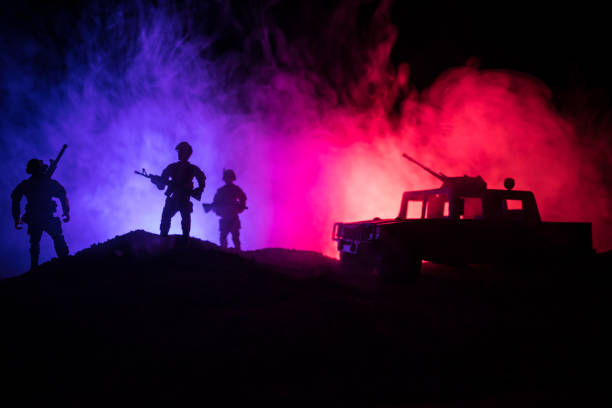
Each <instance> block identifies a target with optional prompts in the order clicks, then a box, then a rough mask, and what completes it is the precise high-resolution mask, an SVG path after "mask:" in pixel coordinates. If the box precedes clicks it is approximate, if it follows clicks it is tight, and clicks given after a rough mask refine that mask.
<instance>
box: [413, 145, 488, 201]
mask: <svg viewBox="0 0 612 408" xmlns="http://www.w3.org/2000/svg"><path fill="white" fill-rule="evenodd" d="M402 156H403V157H404V158H405V159H406V160H408V161H411V162H413V163H414V164H416V165H417V166H419V167H420V168H422V169H423V170H425V171H426V172H428V173H429V174H431V175H432V176H434V177H435V178H437V179H438V180H440V181H442V183H443V184H442V187H445V188H450V189H453V190H454V191H456V192H457V193H459V194H469V193H475V192H480V191H484V190H486V189H487V183H486V182H485V181H484V180H483V178H482V177H480V176H476V177H470V176H463V177H448V176H447V175H445V174H444V173H441V172H439V173H437V172H435V171H433V170H432V169H430V168H429V167H427V166H425V165H423V164H421V163H419V162H418V161H416V160H415V159H413V158H412V157H410V156H408V155H407V154H406V153H404V154H403V155H402Z"/></svg>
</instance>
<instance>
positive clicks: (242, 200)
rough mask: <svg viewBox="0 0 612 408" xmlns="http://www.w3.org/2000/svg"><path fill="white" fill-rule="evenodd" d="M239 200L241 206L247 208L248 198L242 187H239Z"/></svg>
mask: <svg viewBox="0 0 612 408" xmlns="http://www.w3.org/2000/svg"><path fill="white" fill-rule="evenodd" d="M238 200H240V205H241V206H242V207H246V200H247V196H246V194H245V193H244V191H242V189H241V188H240V187H238Z"/></svg>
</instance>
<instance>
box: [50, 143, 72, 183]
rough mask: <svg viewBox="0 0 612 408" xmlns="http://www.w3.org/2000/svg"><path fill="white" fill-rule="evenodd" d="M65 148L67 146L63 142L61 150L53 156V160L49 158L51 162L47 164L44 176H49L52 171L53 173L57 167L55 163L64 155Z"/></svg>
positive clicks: (51, 174)
mask: <svg viewBox="0 0 612 408" xmlns="http://www.w3.org/2000/svg"><path fill="white" fill-rule="evenodd" d="M66 148H68V145H67V144H64V145H63V146H62V150H60V152H59V154H58V155H57V157H56V158H55V160H53V159H51V160H49V161H50V162H51V165H49V167H48V168H47V171H46V172H45V176H47V177H49V178H51V176H53V173H55V170H56V169H57V163H58V162H59V161H60V159H61V158H62V156H63V155H64V152H65V151H66Z"/></svg>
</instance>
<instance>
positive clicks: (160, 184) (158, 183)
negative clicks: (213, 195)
mask: <svg viewBox="0 0 612 408" xmlns="http://www.w3.org/2000/svg"><path fill="white" fill-rule="evenodd" d="M134 173H136V174H138V175H140V176H143V177H146V178H148V179H149V180H151V183H153V184H155V187H157V188H158V189H159V190H163V189H164V188H165V187H166V185H167V184H170V185H172V181H170V182H168V181H166V180H164V179H163V178H162V177H161V176H157V175H155V174H151V173H147V171H146V170H145V169H142V171H138V170H134ZM172 190H173V189H172V188H168V190H166V193H165V194H166V195H167V196H170V195H171V194H172ZM202 190H203V189H202V188H195V189H192V190H191V192H190V193H189V195H190V196H191V197H193V198H195V199H196V200H198V201H200V199H201V198H202Z"/></svg>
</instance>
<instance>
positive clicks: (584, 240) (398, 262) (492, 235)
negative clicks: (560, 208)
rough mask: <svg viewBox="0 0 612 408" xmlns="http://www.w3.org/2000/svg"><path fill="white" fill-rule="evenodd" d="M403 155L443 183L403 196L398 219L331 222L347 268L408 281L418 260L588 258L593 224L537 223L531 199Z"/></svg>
mask: <svg viewBox="0 0 612 408" xmlns="http://www.w3.org/2000/svg"><path fill="white" fill-rule="evenodd" d="M404 157H405V158H406V159H407V160H409V161H411V162H413V163H415V164H417V165H418V166H420V167H421V168H423V169H424V170H425V171H427V172H429V173H430V174H431V175H433V176H434V177H436V178H438V179H439V180H441V181H442V186H441V187H440V188H436V189H431V190H420V191H407V192H405V193H404V194H403V196H402V201H401V205H400V210H399V214H398V216H397V218H394V219H380V218H374V219H372V220H368V221H359V222H351V223H340V222H338V223H335V224H334V227H333V233H332V238H333V239H334V240H335V241H337V242H338V250H339V251H340V259H341V262H342V264H343V265H345V266H349V267H367V268H373V269H374V270H376V272H377V273H378V275H379V276H380V278H381V279H383V280H384V281H399V280H411V279H414V278H415V277H417V276H418V275H419V273H420V269H421V263H422V261H423V260H426V261H430V262H435V263H443V264H451V265H467V264H498V263H499V264H516V263H531V262H533V261H540V260H545V261H548V260H553V261H561V260H566V259H572V260H579V259H584V257H588V256H590V255H591V254H593V252H594V250H593V244H592V236H591V224H590V223H586V222H543V221H542V220H541V218H540V213H539V211H538V206H537V204H536V199H535V196H534V194H533V193H532V192H530V191H518V190H513V188H514V180H513V179H511V178H508V179H506V180H505V182H504V186H505V188H506V189H505V190H501V189H500V190H496V189H489V188H487V183H486V182H485V181H484V180H483V179H482V177H480V176H476V177H468V176H463V177H447V176H446V175H444V174H442V173H437V172H435V171H433V170H431V169H429V168H428V167H426V166H424V165H423V164H421V163H419V162H418V161H416V160H414V159H413V158H411V157H409V156H407V155H406V154H404Z"/></svg>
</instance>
